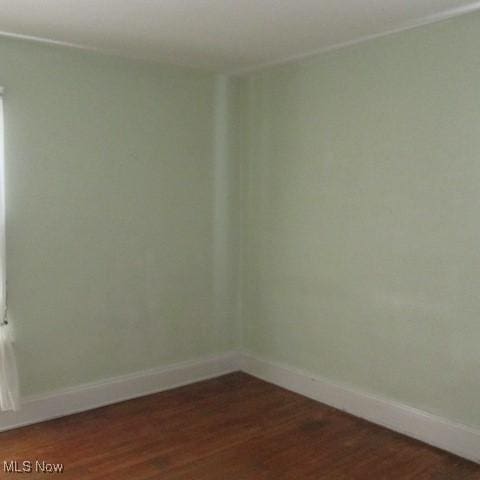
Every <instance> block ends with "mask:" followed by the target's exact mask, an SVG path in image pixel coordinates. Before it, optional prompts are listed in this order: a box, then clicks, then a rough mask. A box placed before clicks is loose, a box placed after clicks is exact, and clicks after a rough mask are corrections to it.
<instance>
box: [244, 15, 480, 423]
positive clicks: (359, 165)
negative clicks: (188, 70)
mask: <svg viewBox="0 0 480 480" xmlns="http://www.w3.org/2000/svg"><path fill="white" fill-rule="evenodd" d="M479 32H480V16H479V15H478V14H473V15H468V16H465V17H461V18H457V19H455V20H451V21H447V22H443V23H439V24H435V25H431V26H428V27H423V28H419V29H415V30H411V31H408V32H403V33H400V34H396V35H392V36H388V37H384V38H381V39H377V40H375V41H370V42H366V43H363V44H359V45H356V46H353V47H349V48H345V49H342V50H339V51H336V52H331V53H329V54H324V55H322V56H319V57H317V58H313V59H309V60H304V61H299V62H297V63H295V64H290V65H286V66H282V67H275V68H269V69H267V70H264V71H262V72H258V73H254V74H251V75H249V76H247V77H246V78H244V79H243V80H241V81H238V80H237V83H238V82H242V83H243V85H242V87H241V88H242V89H243V95H244V97H245V101H244V103H243V106H242V109H241V110H240V111H239V115H241V117H242V118H243V121H244V122H245V124H246V130H245V135H246V141H245V143H246V145H247V147H243V150H242V153H241V155H240V157H241V158H242V165H241V169H242V192H243V200H242V201H243V203H242V205H243V207H244V211H243V214H242V215H243V219H242V231H243V233H242V256H243V259H242V265H243V269H242V291H243V305H242V312H243V313H242V320H243V345H244V348H245V349H246V350H248V351H250V352H253V353H254V354H257V355H260V356H262V357H264V358H266V359H269V360H273V361H279V362H282V363H284V364H287V365H290V366H293V367H297V368H302V369H305V370H307V371H310V372H313V373H315V374H318V375H320V376H323V377H324V378H327V379H330V380H332V381H335V382H343V383H345V384H348V385H350V386H353V387H357V388H360V389H362V390H364V391H370V392H373V393H376V394H379V395H382V396H385V397H387V398H391V399H395V400H398V401H400V402H403V403H405V404H409V405H412V406H414V407H417V408H420V409H422V410H425V411H429V412H432V413H435V414H439V415H441V416H443V417H446V418H449V419H452V420H456V421H459V422H462V423H465V424H467V425H472V426H477V427H478V426H480V409H479V408H478V398H479V392H480V377H479V375H478V372H479V369H480V349H479V348H478V346H479V344H480V322H479V314H480V295H479V294H478V292H479V291H480V253H479V252H480V250H479V245H480V223H479V220H478V217H479V213H478V212H479V211H480V189H479V185H480V162H479V159H478V152H479V151H480V96H479V85H480V61H479V58H480V57H479V55H478V45H479V42H480V33H479Z"/></svg>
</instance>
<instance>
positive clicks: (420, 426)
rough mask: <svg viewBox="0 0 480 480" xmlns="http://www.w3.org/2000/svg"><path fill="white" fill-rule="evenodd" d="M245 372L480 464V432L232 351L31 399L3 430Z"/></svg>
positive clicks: (7, 417)
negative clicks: (240, 371) (237, 372)
mask: <svg viewBox="0 0 480 480" xmlns="http://www.w3.org/2000/svg"><path fill="white" fill-rule="evenodd" d="M238 370H243V371H244V372H246V373H249V374H250V375H253V376H255V377H258V378H261V379H263V380H266V381H267V382H271V383H273V384H275V385H278V386H280V387H283V388H286V389H288V390H292V391H294V392H296V393H299V394H301V395H304V396H306V397H309V398H313V399H314V400H317V401H319V402H322V403H325V404H327V405H331V406H332V407H335V408H338V409H340V410H344V411H346V412H349V413H351V414H352V415H355V416H357V417H361V418H364V419H366V420H369V421H371V422H373V423H376V424H379V425H382V426H384V427H387V428H389V429H391V430H394V431H397V432H400V433H403V434H404V435H408V436H409V437H413V438H416V439H418V440H421V441H423V442H425V443H428V444H430V445H433V446H435V447H438V448H441V449H442V450H447V451H449V452H452V453H454V454H456V455H459V456H461V457H464V458H467V459H469V460H473V461H474V462H478V463H480V430H476V429H472V428H470V427H467V426H465V425H461V424H458V423H454V422H451V421H449V420H447V419H444V418H441V417H438V416H435V415H431V414H429V413H426V412H423V411H421V410H418V409H415V408H412V407H409V406H407V405H403V404H401V403H398V402H395V401H393V400H389V399H386V398H381V397H378V396H376V395H372V394H370V393H366V392H363V391H361V390H357V389H355V388H352V387H350V386H346V385H340V384H337V383H334V382H331V381H330V380H326V379H324V378H321V377H319V376H317V375H314V374H312V373H309V372H305V371H302V370H299V369H296V368H293V367H290V366H286V365H282V364H279V363H275V362H271V361H268V360H265V359H262V358H260V357H258V356H255V355H252V354H249V353H237V352H229V353H226V354H224V355H219V356H214V357H207V358H200V359H197V360H193V361H188V362H182V363H177V364H174V365H170V366H167V367H163V368H158V369H153V370H147V371H142V372H137V373H133V374H130V375H123V376H120V377H115V378H111V379H108V380H105V381H101V382H96V383H89V384H85V385H79V386H76V387H73V388H67V389H62V390H58V391H55V392H50V393H48V394H45V395H35V396H31V397H27V398H25V399H24V400H23V401H22V408H21V410H20V411H18V412H2V413H0V431H4V430H10V429H13V428H17V427H21V426H24V425H30V424H33V423H37V422H42V421H45V420H50V419H52V418H57V417H62V416H65V415H71V414H73V413H78V412H83V411H86V410H91V409H93V408H97V407H101V406H104V405H110V404H113V403H118V402H122V401H124V400H129V399H131V398H136V397H141V396H143V395H149V394H152V393H156V392H161V391H163V390H169V389H171V388H175V387H179V386H181V385H187V384H190V383H194V382H198V381H201V380H206V379H208V378H214V377H218V376H221V375H224V374H226V373H231V372H234V371H238Z"/></svg>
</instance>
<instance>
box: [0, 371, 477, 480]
mask: <svg viewBox="0 0 480 480" xmlns="http://www.w3.org/2000/svg"><path fill="white" fill-rule="evenodd" d="M36 459H38V460H41V461H43V460H45V461H47V462H51V463H63V464H64V466H65V472H64V473H63V474H62V475H61V478H65V479H71V480H79V479H82V480H84V479H85V480H113V479H115V480H118V479H128V480H154V479H162V480H207V479H208V480H244V479H245V480H247V479H248V480H282V479H292V480H302V479H305V480H363V479H368V480H372V479H373V480H382V479H385V480H397V479H398V480H400V479H401V480H410V479H412V480H449V479H452V480H480V466H479V465H476V464H474V463H471V462H468V461H466V460H462V459H460V458H458V457H455V456H453V455H450V454H448V453H446V452H442V451H440V450H437V449H435V448H433V447H430V446H428V445H425V444H422V443H421V442H418V441H416V440H412V439H410V438H407V437H404V436H402V435H399V434H397V433H395V432H392V431H389V430H387V429H385V428H382V427H379V426H376V425H373V424H371V423H369V422H366V421H364V420H361V419H358V418H355V417H353V416H351V415H348V414H346V413H343V412H340V411H338V410H335V409H333V408H331V407H328V406H326V405H323V404H321V403H318V402H315V401H313V400H310V399H308V398H305V397H302V396H300V395H297V394H295V393H292V392H289V391H287V390H284V389H282V388H279V387H276V386H274V385H271V384H269V383H266V382H263V381H261V380H258V379H255V378H253V377H250V376H248V375H246V374H243V373H234V374H230V375H225V376H223V377H220V378H217V379H213V380H208V381H204V382H199V383H197V384H194V385H189V386H186V387H181V388H177V389H174V390H170V391H167V392H162V393H158V394H155V395H149V396H146V397H142V398H139V399H135V400H130V401H127V402H122V403H119V404H116V405H111V406H108V407H103V408H99V409H96V410H92V411H89V412H85V413H80V414H77V415H71V416H69V417H64V418H61V419H57V420H52V421H50V422H45V423H41V424H37V425H33V426H30V427H24V428H20V429H17V430H12V431H9V432H4V433H0V461H1V462H2V464H1V467H2V471H0V478H2V479H3V478H14V477H15V476H16V475H15V474H12V473H5V472H3V460H7V461H11V460H17V461H19V462H21V461H23V460H33V461H34V460H36ZM50 476H52V475H50ZM45 477H46V476H45V474H43V473H37V474H30V475H29V476H28V478H32V479H34V478H45ZM47 477H48V475H47Z"/></svg>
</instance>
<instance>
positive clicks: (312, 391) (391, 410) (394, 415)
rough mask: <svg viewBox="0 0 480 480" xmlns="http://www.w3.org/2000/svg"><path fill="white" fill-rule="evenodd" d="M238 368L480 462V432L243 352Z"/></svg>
mask: <svg viewBox="0 0 480 480" xmlns="http://www.w3.org/2000/svg"><path fill="white" fill-rule="evenodd" d="M240 369H241V370H243V371H244V372H246V373H249V374H250V375H253V376H255V377H258V378H260V379H262V380H266V381H268V382H270V383H273V384H275V385H278V386H280V387H283V388H286V389H288V390H292V391H293V392H296V393H299V394H301V395H304V396H306V397H309V398H313V399H314V400H317V401H319V402H322V403H325V404H327V405H330V406H332V407H335V408H338V409H339V410H344V411H346V412H348V413H351V414H352V415H355V416H357V417H361V418H364V419H366V420H369V421H371V422H373V423H376V424H379V425H382V426H384V427H387V428H389V429H391V430H394V431H396V432H400V433H402V434H404V435H408V436H409V437H413V438H416V439H418V440H421V441H422V442H425V443H428V444H430V445H433V446H435V447H438V448H441V449H442V450H446V451H449V452H451V453H454V454H456V455H458V456H460V457H464V458H467V459H469V460H472V461H474V462H477V463H480V430H476V429H472V428H470V427H467V426H465V425H461V424H458V423H454V422H451V421H449V420H446V419H444V418H442V417H438V416H435V415H431V414H429V413H426V412H424V411H422V410H418V409H415V408H412V407H409V406H407V405H403V404H401V403H398V402H395V401H392V400H389V399H386V398H381V397H378V396H376V395H372V394H370V393H366V392H363V391H360V390H357V389H355V388H352V387H350V386H346V385H340V384H336V383H333V382H331V381H330V380H326V379H324V378H321V377H319V376H316V375H314V374H311V373H309V372H305V371H302V370H298V369H295V368H292V367H289V366H286V365H282V364H279V363H275V362H271V361H268V360H265V359H262V358H259V357H258V356H255V355H252V354H249V353H244V354H242V355H241V357H240Z"/></svg>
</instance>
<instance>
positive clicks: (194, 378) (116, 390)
mask: <svg viewBox="0 0 480 480" xmlns="http://www.w3.org/2000/svg"><path fill="white" fill-rule="evenodd" d="M238 363H239V362H238V354H236V353H226V354H224V355H218V356H211V357H204V358H200V359H197V360H192V361H187V362H181V363H176V364H172V365H169V366H167V367H161V368H156V369H152V370H145V371H141V372H136V373H132V374H129V375H122V376H119V377H114V378H110V379H107V380H104V381H100V382H95V383H88V384H84V385H79V386H76V387H72V388H65V389H62V390H57V391H54V392H49V393H47V394H44V395H35V396H31V397H26V398H25V399H23V400H22V407H21V409H20V410H19V411H18V412H2V413H0V431H5V430H11V429H13V428H17V427H21V426H25V425H30V424H33V423H37V422H43V421H45V420H51V419H53V418H57V417H63V416H65V415H71V414H73V413H78V412H83V411H86V410H91V409H94V408H98V407H102V406H105V405H110V404H113V403H118V402H122V401H125V400H130V399H132V398H137V397H141V396H144V395H149V394H152V393H157V392H161V391H164V390H170V389H172V388H175V387H180V386H182V385H188V384H190V383H194V382H199V381H201V380H207V379H209V378H214V377H219V376H221V375H224V374H226V373H231V372H233V371H236V370H238Z"/></svg>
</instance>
